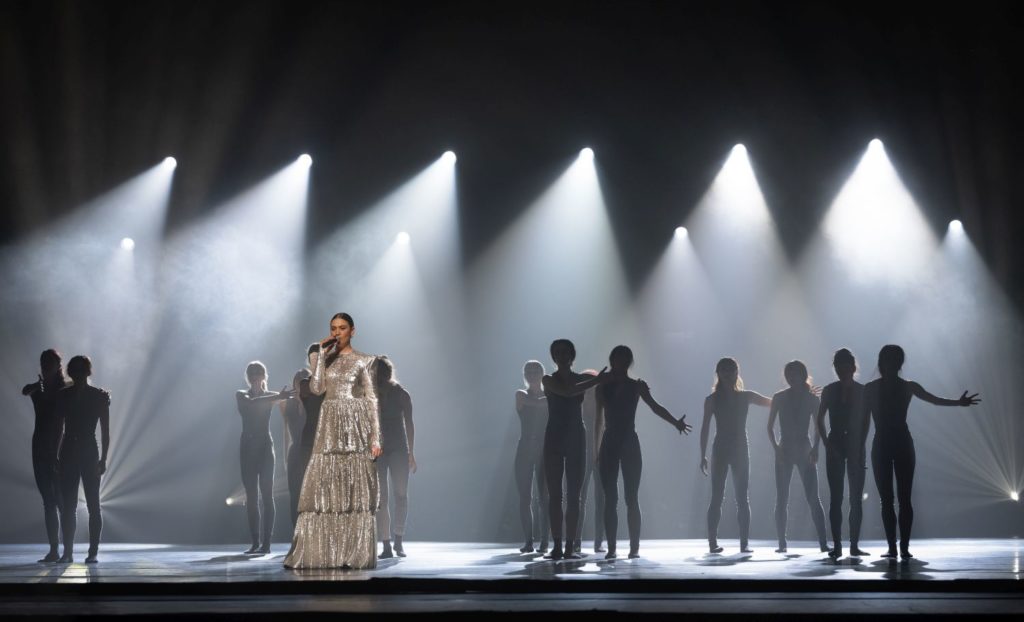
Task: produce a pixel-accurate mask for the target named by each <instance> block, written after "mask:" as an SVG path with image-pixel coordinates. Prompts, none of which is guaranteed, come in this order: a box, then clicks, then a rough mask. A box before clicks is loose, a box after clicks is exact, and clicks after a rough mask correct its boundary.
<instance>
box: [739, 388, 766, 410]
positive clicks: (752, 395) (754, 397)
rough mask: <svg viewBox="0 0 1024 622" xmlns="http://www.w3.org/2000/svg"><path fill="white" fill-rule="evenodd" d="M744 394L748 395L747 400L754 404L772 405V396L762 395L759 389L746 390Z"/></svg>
mask: <svg viewBox="0 0 1024 622" xmlns="http://www.w3.org/2000/svg"><path fill="white" fill-rule="evenodd" d="M743 394H744V395H746V396H747V400H748V401H749V402H750V403H751V404H753V405H754V406H764V407H765V408H768V407H769V406H771V405H772V398H770V397H766V396H764V395H761V394H760V393H758V392H757V391H744V392H743Z"/></svg>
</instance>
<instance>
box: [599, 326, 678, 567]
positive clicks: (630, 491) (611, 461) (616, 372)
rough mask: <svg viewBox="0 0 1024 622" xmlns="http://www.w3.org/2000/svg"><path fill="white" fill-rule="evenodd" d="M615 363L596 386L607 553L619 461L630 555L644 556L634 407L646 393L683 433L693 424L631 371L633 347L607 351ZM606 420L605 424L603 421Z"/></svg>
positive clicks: (612, 540) (612, 541) (611, 548)
mask: <svg viewBox="0 0 1024 622" xmlns="http://www.w3.org/2000/svg"><path fill="white" fill-rule="evenodd" d="M608 363H609V365H611V372H610V376H611V379H610V380H609V381H608V382H607V383H606V384H604V386H602V387H600V388H599V389H598V390H597V424H596V425H595V427H594V440H595V443H596V442H597V439H601V444H600V449H599V450H598V469H599V471H600V474H601V484H602V485H603V486H604V497H605V510H604V524H605V530H606V533H607V536H608V554H607V555H605V559H615V557H616V553H615V548H616V533H615V532H616V530H617V529H618V525H619V517H618V513H617V512H616V505H617V504H618V501H619V494H618V485H619V481H618V480H619V467H620V466H621V468H622V483H623V489H624V491H625V497H626V522H627V523H628V525H629V558H630V559H635V558H637V557H640V520H641V515H640V497H639V495H640V474H641V471H642V470H643V457H642V455H641V453H640V438H639V437H638V436H637V434H636V407H637V403H638V402H639V400H640V399H641V398H642V399H643V400H644V402H645V403H646V404H647V405H648V406H649V407H650V409H651V411H653V412H654V414H656V415H658V416H659V417H661V418H662V419H664V420H665V421H667V422H669V423H671V424H672V426H673V427H675V428H676V429H677V430H679V432H680V433H682V434H689V433H690V430H691V429H692V428H691V426H690V425H688V424H687V423H686V415H683V416H682V417H681V418H680V419H676V418H675V417H673V416H672V413H670V412H669V411H668V410H667V409H666V408H665V407H664V406H662V405H661V404H659V403H658V402H657V401H656V400H655V399H654V397H652V396H651V389H650V387H648V386H647V383H646V382H644V381H643V380H636V379H633V378H630V377H629V368H630V367H631V366H632V365H633V351H632V350H630V349H629V348H628V347H627V346H615V348H614V349H613V350H612V352H611V355H609V357H608ZM606 422H607V430H605V424H606Z"/></svg>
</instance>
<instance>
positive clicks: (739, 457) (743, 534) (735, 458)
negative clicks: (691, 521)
mask: <svg viewBox="0 0 1024 622" xmlns="http://www.w3.org/2000/svg"><path fill="white" fill-rule="evenodd" d="M730 468H731V469H732V487H733V490H734V491H735V493H736V519H737V520H738V521H739V523H740V548H744V549H745V548H747V543H748V541H749V540H750V499H749V497H748V494H747V493H748V489H749V487H750V454H749V453H748V452H747V439H746V438H741V439H739V440H731V439H730V440H723V441H721V442H719V440H718V438H715V443H714V445H713V446H712V447H711V503H710V505H708V543H709V544H711V546H717V545H718V523H720V522H721V521H722V502H723V501H724V500H725V476H726V474H727V472H728V470H729V469H730Z"/></svg>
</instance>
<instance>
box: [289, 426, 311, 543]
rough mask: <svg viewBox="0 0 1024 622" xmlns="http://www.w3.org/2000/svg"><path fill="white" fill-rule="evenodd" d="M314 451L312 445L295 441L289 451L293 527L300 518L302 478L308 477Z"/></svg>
mask: <svg viewBox="0 0 1024 622" xmlns="http://www.w3.org/2000/svg"><path fill="white" fill-rule="evenodd" d="M312 453H313V447H312V446H311V445H303V444H301V443H295V444H294V445H292V447H291V449H290V450H289V451H288V464H287V465H286V466H287V468H288V497H289V501H290V502H291V508H290V509H291V512H292V527H294V526H295V523H296V521H298V520H299V495H301V494H302V480H303V478H304V477H306V466H307V465H308V464H309V456H310V455H311V454H312Z"/></svg>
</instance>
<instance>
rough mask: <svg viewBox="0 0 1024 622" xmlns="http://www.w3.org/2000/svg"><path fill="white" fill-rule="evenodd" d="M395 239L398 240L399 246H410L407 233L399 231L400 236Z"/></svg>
mask: <svg viewBox="0 0 1024 622" xmlns="http://www.w3.org/2000/svg"><path fill="white" fill-rule="evenodd" d="M395 239H396V240H398V243H399V244H408V243H409V234H408V233H406V232H405V231H399V232H398V236H397V237H396V238H395Z"/></svg>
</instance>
